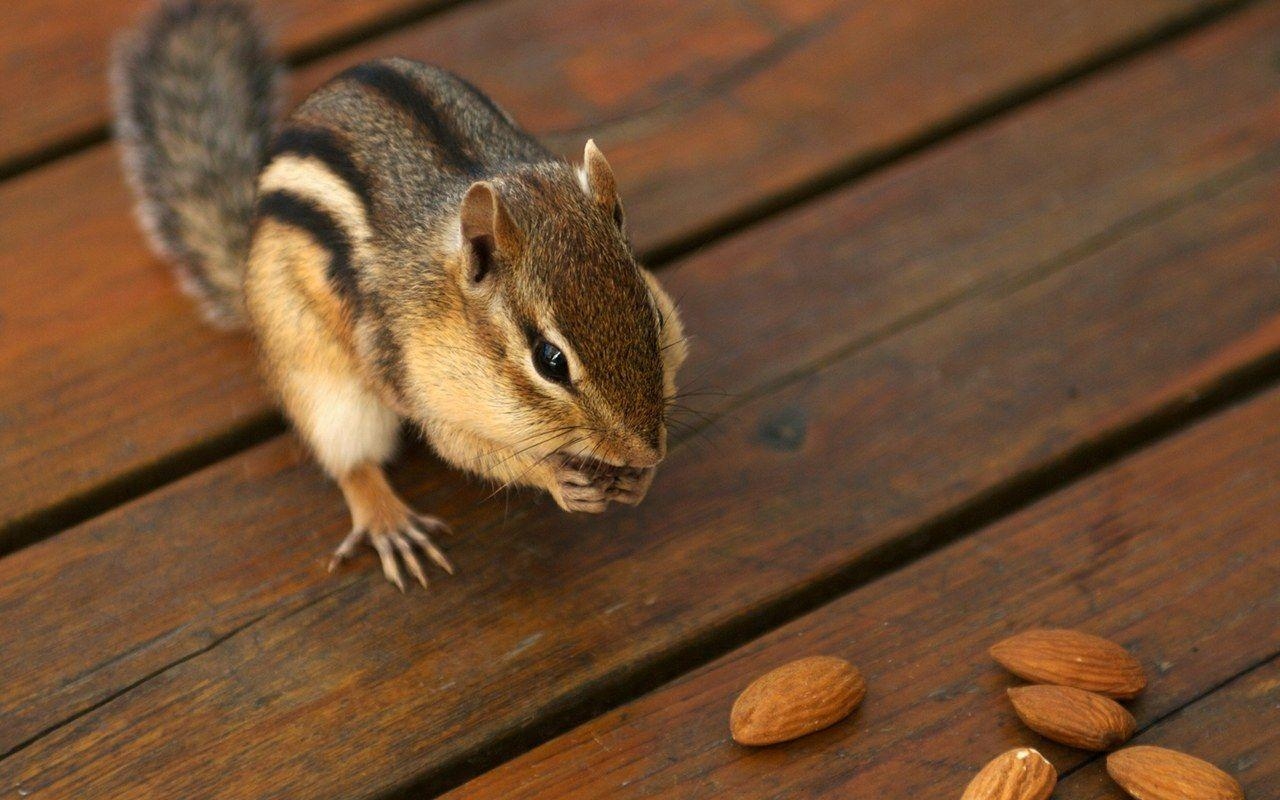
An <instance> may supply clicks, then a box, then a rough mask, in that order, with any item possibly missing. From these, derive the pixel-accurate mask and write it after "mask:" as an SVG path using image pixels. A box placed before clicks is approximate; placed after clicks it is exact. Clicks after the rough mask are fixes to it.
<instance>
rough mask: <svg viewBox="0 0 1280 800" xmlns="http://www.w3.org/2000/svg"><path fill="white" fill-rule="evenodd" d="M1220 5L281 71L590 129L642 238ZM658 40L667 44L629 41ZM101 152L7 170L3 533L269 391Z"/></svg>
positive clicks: (542, 8)
mask: <svg viewBox="0 0 1280 800" xmlns="http://www.w3.org/2000/svg"><path fill="white" fill-rule="evenodd" d="M1218 5H1220V4H1218V3H1212V2H1199V1H1198V0H1177V2H1169V0H1125V2H1123V3H1116V2H1114V1H1113V0H1105V1H1104V0H1089V2H1086V3H1083V4H1082V3H1081V2H1080V0H1051V1H1050V0H1046V1H1045V2H1038V3H1026V2H1024V1H1023V0H1002V2H1001V4H999V5H997V6H992V7H990V8H989V9H988V10H987V12H986V13H984V14H982V15H973V14H972V13H971V10H970V4H968V3H966V2H962V0H928V2H923V1H922V2H918V3H911V4H881V3H862V4H850V3H845V2H838V1H837V0H828V1H827V2H819V3H813V4H809V5H808V6H805V7H803V8H807V9H808V11H807V13H801V12H802V11H803V8H802V7H796V8H786V9H775V10H774V11H771V12H770V11H767V10H764V9H763V8H756V7H754V6H750V5H743V4H740V3H737V2H735V1H734V0H699V2H693V3H684V2H679V3H676V2H662V3H643V4H641V3H636V4H630V5H628V6H627V7H626V9H627V10H625V11H620V10H619V8H620V7H619V6H618V5H617V4H615V3H608V2H605V1H604V0H573V2H571V3H566V4H557V5H554V6H552V5H549V4H544V3H539V2H535V1H534V0H513V2H506V3H485V4H481V5H478V6H475V7H471V6H466V7H463V8H461V9H459V10H458V11H456V12H452V13H450V14H447V15H444V16H442V17H439V18H436V19H433V20H431V21H429V22H427V23H424V24H423V25H421V26H418V27H415V28H413V29H411V30H409V31H407V32H405V33H403V34H397V35H394V36H388V37H385V38H383V39H380V40H378V41H377V42H375V43H372V44H370V45H368V46H367V47H362V48H360V49H358V50H355V51H350V52H346V53H344V54H343V55H342V56H341V57H339V58H335V59H331V60H328V61H325V62H323V63H320V64H316V65H313V66H312V67H309V68H308V69H307V70H305V71H304V72H303V74H301V75H299V76H298V77H297V80H296V82H295V85H296V86H297V87H298V88H299V90H303V89H305V88H307V87H308V86H311V85H314V84H315V83H316V82H318V81H319V80H320V79H321V78H323V77H328V76H330V75H332V74H333V73H334V72H335V71H336V70H338V69H339V68H341V67H342V66H344V65H345V64H347V63H348V62H350V61H352V60H355V59H359V58H365V57H370V56H373V55H378V54H387V53H401V54H406V55H410V56H416V57H421V58H428V59H431V60H434V61H437V62H440V63H443V64H445V65H447V66H450V67H452V68H455V69H457V70H459V71H460V72H462V73H464V74H466V75H468V76H470V77H472V78H475V79H476V80H477V81H478V82H479V83H480V84H481V85H482V86H484V87H485V88H486V89H489V90H491V91H493V92H494V93H495V95H496V96H497V97H498V99H499V100H500V101H501V102H503V103H504V104H505V105H507V106H508V107H510V108H511V109H512V110H513V111H514V112H515V114H516V115H517V117H519V118H520V119H522V120H524V121H525V122H527V123H528V124H529V125H530V126H531V127H532V128H533V129H534V130H536V131H538V132H539V133H543V134H548V135H550V136H551V138H552V140H553V141H554V142H555V143H557V146H558V147H560V148H561V149H562V151H563V152H565V153H567V154H570V155H572V156H574V157H579V154H580V152H581V147H582V140H583V139H585V138H586V136H587V135H588V134H594V135H597V136H598V137H599V138H600V139H601V141H602V142H603V144H604V146H605V148H606V151H607V152H608V153H609V154H610V158H611V159H612V160H613V163H614V165H615V168H616V169H617V171H618V172H619V174H620V178H621V180H622V185H623V186H624V188H625V196H626V198H627V202H628V213H629V214H630V215H631V219H632V221H633V224H634V230H635V231H636V232H637V237H638V243H639V244H640V245H641V246H642V247H643V248H644V249H645V250H647V251H652V250H654V249H655V248H659V249H660V248H665V247H668V246H669V245H671V244H672V243H673V242H675V241H677V240H679V239H681V237H687V236H690V235H696V234H697V233H698V232H699V231H703V230H706V229H708V227H709V226H714V225H715V224H716V222H717V220H723V219H726V218H729V217H732V216H734V215H735V214H737V213H740V212H742V211H744V210H746V209H749V208H751V207H753V206H754V205H756V204H759V203H760V202H762V200H763V199H764V198H766V197H768V196H770V195H772V194H775V193H779V192H785V191H786V190H788V189H794V188H796V186H797V184H798V183H803V182H806V181H815V180H816V181H820V180H822V179H823V178H824V176H829V175H830V174H831V171H832V170H833V169H840V168H841V167H842V166H847V165H848V164H850V163H854V162H856V161H858V160H859V159H865V158H867V157H869V156H871V155H873V154H875V153H878V152H882V151H885V150H886V149H891V148H893V147H894V146H897V145H900V144H901V143H902V142H903V141H904V140H906V139H910V138H912V137H918V136H922V135H925V134H927V133H928V132H929V131H932V130H935V129H937V128H938V127H939V126H944V125H947V124H948V123H949V122H951V121H954V120H955V119H957V118H960V117H963V116H964V115H966V114H969V113H971V112H972V110H973V109H974V108H975V107H983V106H985V105H986V104H989V103H991V102H992V101H993V98H997V97H1000V96H1004V95H1007V94H1008V93H1009V92H1013V91H1018V90H1020V89H1022V88H1024V87H1026V86H1028V85H1033V84H1036V83H1038V82H1041V81H1044V80H1046V79H1048V78H1049V77H1050V76H1052V75H1055V74H1058V73H1060V72H1061V71H1063V70H1070V69H1073V68H1074V67H1075V66H1076V65H1078V64H1080V63H1081V62H1084V61H1088V60H1089V59H1091V58H1094V57H1096V56H1097V55H1098V54H1099V53H1100V52H1103V51H1107V50H1109V49H1110V48H1114V47H1117V46H1120V45H1122V44H1123V43H1124V42H1126V41H1130V40H1132V39H1133V38H1135V37H1141V36H1143V35H1145V34H1146V33H1148V32H1150V31H1151V30H1152V29H1155V28H1160V27H1162V26H1165V25H1167V24H1169V23H1170V22H1172V21H1176V20H1179V19H1182V18H1184V17H1185V16H1186V15H1188V14H1191V13H1194V12H1197V11H1203V10H1204V9H1206V8H1211V7H1217V6H1218ZM961 30H963V31H965V35H963V36H957V35H956V33H957V31H961ZM673 31H675V32H678V34H677V35H678V36H679V37H680V39H679V44H680V46H679V47H676V46H674V45H672V41H671V36H672V35H673V34H672V32H673ZM654 41H664V42H666V43H667V44H668V45H672V46H666V47H663V48H661V49H660V50H659V51H658V52H660V53H661V54H662V55H661V57H659V56H655V55H654V53H655V50H654V48H653V47H651V46H645V45H642V44H640V43H642V42H654ZM912 65H914V66H912ZM623 76H625V78H624V77H623ZM800 86H803V87H806V91H804V92H800V91H797V90H796V87H800ZM1249 86H1250V87H1253V88H1254V89H1258V88H1259V87H1260V86H1261V84H1260V83H1259V82H1258V81H1256V80H1253V81H1252V82H1251V83H1250V84H1249ZM1268 90H1269V87H1268ZM1264 100H1265V96H1264V97H1261V98H1259V101H1260V102H1262V101H1264ZM1189 152H1190V151H1186V153H1184V155H1185V154H1187V153H1189ZM1239 152H1240V151H1239V150H1227V155H1226V158H1228V159H1229V158H1231V156H1232V154H1233V153H1234V154H1238V153H1239ZM1193 160H1195V161H1197V162H1198V163H1209V162H1217V161H1219V156H1218V155H1217V154H1216V153H1207V154H1205V155H1203V156H1202V157H1199V158H1196V159H1193ZM114 161H115V159H114V155H113V154H111V153H109V152H108V151H107V149H106V148H98V149H94V150H92V151H90V152H87V153H85V154H83V155H81V156H78V157H76V158H74V159H68V160H65V161H63V162H59V163H57V164H55V165H53V166H52V167H50V168H47V169H44V170H41V171H39V172H38V173H33V174H30V175H28V176H26V177H25V178H24V179H23V180H19V181H13V182H10V183H9V184H7V185H3V186H0V242H4V243H5V246H4V247H3V248H0V324H3V325H4V326H5V328H4V329H5V330H9V331H21V332H22V335H21V336H8V337H5V339H6V340H5V341H4V342H2V343H0V474H3V475H4V476H5V477H6V480H4V481H3V482H0V531H3V530H4V529H6V528H7V529H9V530H10V532H11V533H12V534H13V536H14V537H15V538H18V537H20V536H21V535H25V534H23V531H27V530H31V529H40V526H42V525H43V526H44V528H43V529H44V530H45V531H47V530H50V529H56V515H52V516H50V517H49V519H54V522H50V521H48V519H42V518H41V517H40V514H41V512H42V511H45V510H47V509H50V508H54V509H59V510H64V511H65V510H66V508H68V507H69V506H71V505H73V504H74V503H75V502H76V500H77V499H78V498H83V497H84V496H85V495H86V494H88V493H91V492H93V491H101V490H102V487H104V486H107V487H110V486H112V485H113V484H114V483H119V482H121V481H128V480H135V479H136V476H137V475H139V474H141V473H145V472H146V471H147V470H149V469H152V468H154V467H155V466H156V465H157V464H158V463H160V462H162V461H163V460H164V459H166V458H172V457H174V455H175V453H177V454H182V453H185V452H187V451H189V450H191V449H192V448H196V447H201V446H206V445H207V443H209V442H211V441H218V440H220V439H222V438H225V437H227V436H228V435H229V434H231V433H233V432H235V431H241V430H244V429H245V428H247V427H250V426H252V425H253V424H255V423H257V422H260V421H261V420H263V419H265V418H267V415H269V413H270V411H269V409H270V404H269V403H268V402H267V400H266V398H265V397H264V395H263V393H262V392H261V390H260V389H259V388H258V386H257V378H256V373H255V370H254V368H253V366H252V364H251V360H250V359H249V358H248V357H247V356H248V353H249V350H250V348H249V347H247V346H246V345H244V344H243V343H241V342H239V341H237V340H234V339H232V338H231V337H228V336H221V335H215V334H213V333H210V332H208V331H204V330H202V329H201V328H200V327H199V326H198V324H197V323H196V322H195V321H194V320H193V319H192V318H191V311H190V309H189V305H188V304H187V303H186V302H185V300H183V299H182V298H180V297H178V295H177V292H176V290H175V289H174V288H173V287H172V286H171V281H170V279H169V276H168V274H167V273H166V272H165V271H164V270H163V269H162V268H160V267H159V266H158V265H156V264H155V263H154V262H152V261H151V260H150V259H149V258H148V257H147V256H146V254H145V251H144V250H143V248H142V245H141V241H140V239H139V236H138V234H137V231H136V229H135V226H134V225H133V222H132V220H131V219H129V216H128V214H127V207H128V201H127V200H126V198H125V194H124V192H123V189H122V187H121V186H120V182H119V180H118V178H117V176H116V166H115V163H114ZM1190 180H1195V179H1194V178H1191V179H1190ZM949 202H955V201H954V199H952V200H950V201H949ZM107 300H109V301H110V302H107ZM0 535H2V534H0Z"/></svg>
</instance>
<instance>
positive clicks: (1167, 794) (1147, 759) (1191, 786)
mask: <svg viewBox="0 0 1280 800" xmlns="http://www.w3.org/2000/svg"><path fill="white" fill-rule="evenodd" d="M1107 774H1108V775H1110V776H1111V779H1112V780H1114V781H1115V782H1116V783H1118V784H1119V785H1120V788H1121V789H1124V790H1125V791H1126V792H1128V793H1129V794H1130V795H1132V796H1133V797H1135V798H1137V800H1244V790H1243V789H1242V788H1240V784H1239V782H1238V781H1236V779H1235V778H1233V777H1231V776H1230V775H1228V774H1227V773H1225V772H1223V771H1222V770H1220V769H1218V768H1217V767H1215V766H1214V765H1212V764H1210V763H1209V762H1207V761H1202V760H1200V759H1198V758H1195V757H1194V756H1189V755H1187V754H1186V753H1179V752H1178V751H1176V750H1167V749H1165V748H1163V747H1150V746H1147V745H1141V746H1138V747H1126V748H1125V749H1123V750H1117V751H1116V752H1114V753H1112V754H1111V755H1109V756H1107Z"/></svg>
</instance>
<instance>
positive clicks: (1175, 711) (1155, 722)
mask: <svg viewBox="0 0 1280 800" xmlns="http://www.w3.org/2000/svg"><path fill="white" fill-rule="evenodd" d="M1277 660H1280V650H1277V651H1275V652H1273V653H1271V654H1270V655H1267V656H1264V657H1262V658H1260V659H1258V660H1257V661H1255V662H1254V663H1252V664H1249V665H1247V666H1245V667H1242V668H1240V669H1239V670H1237V671H1236V672H1235V674H1233V675H1230V676H1228V677H1226V678H1223V679H1222V680H1220V681H1218V682H1217V683H1215V684H1213V685H1212V686H1209V687H1207V688H1206V689H1205V690H1204V691H1203V692H1200V693H1199V694H1197V695H1195V696H1193V697H1189V698H1187V699H1186V701H1185V702H1183V703H1180V704H1179V705H1177V706H1176V707H1174V708H1171V709H1169V710H1168V711H1166V712H1165V713H1163V714H1161V715H1160V716H1158V717H1156V718H1155V719H1152V720H1151V721H1150V722H1148V723H1147V724H1146V725H1142V726H1140V727H1139V728H1138V729H1137V730H1135V731H1134V733H1133V735H1132V736H1130V737H1129V740H1128V741H1127V742H1125V743H1124V744H1123V745H1120V746H1119V747H1116V748H1115V750H1122V749H1124V748H1125V747H1133V746H1137V745H1143V744H1148V743H1147V742H1139V741H1137V740H1138V739H1139V738H1140V737H1141V736H1142V735H1143V734H1145V733H1148V732H1150V731H1152V730H1154V729H1156V728H1158V727H1160V725H1161V724H1162V723H1164V722H1167V721H1169V720H1170V719H1172V718H1174V717H1176V716H1178V715H1179V714H1181V713H1182V712H1184V711H1186V710H1187V709H1188V708H1191V707H1192V706H1194V705H1195V704H1196V703H1200V702H1203V701H1204V700H1207V699H1208V698H1210V697H1212V696H1213V695H1215V694H1217V693H1218V692H1220V691H1223V690H1225V689H1227V688H1228V687H1230V686H1231V684H1233V683H1235V682H1236V681H1242V680H1245V679H1247V678H1248V677H1249V676H1250V675H1252V674H1253V673H1255V672H1259V671H1261V670H1265V669H1267V668H1268V667H1270V666H1272V665H1273V664H1275V663H1276V662H1277ZM1115 750H1111V751H1108V752H1105V753H1093V754H1091V755H1090V756H1089V757H1088V758H1087V759H1085V760H1084V761H1082V762H1080V763H1079V764H1077V765H1075V766H1074V767H1072V768H1071V769H1068V770H1066V771H1064V772H1063V773H1062V774H1060V775H1059V776H1058V782H1059V783H1061V782H1063V781H1065V780H1067V779H1068V778H1070V777H1071V776H1072V775H1075V774H1076V773H1077V772H1081V771H1083V770H1086V769H1089V768H1090V767H1092V766H1093V765H1095V764H1098V763H1099V762H1105V761H1106V758H1107V756H1108V755H1109V754H1110V753H1113V752H1115ZM1190 755H1195V754H1194V753H1192V754H1190Z"/></svg>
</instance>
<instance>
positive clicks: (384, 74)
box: [343, 61, 481, 175]
mask: <svg viewBox="0 0 1280 800" xmlns="http://www.w3.org/2000/svg"><path fill="white" fill-rule="evenodd" d="M343 77H344V78H349V79H351V80H354V81H356V82H358V83H360V84H362V85H364V86H366V87H368V88H369V89H371V90H373V91H375V92H377V93H378V94H379V95H381V96H382V97H383V98H384V99H386V100H387V102H389V103H391V104H392V105H394V106H396V107H397V108H400V109H401V110H403V111H404V112H406V113H407V114H409V115H410V116H412V117H413V118H414V120H415V121H417V123H418V124H419V125H420V126H421V127H422V128H423V129H425V130H426V132H427V134H428V138H429V139H430V140H431V141H433V142H435V143H436V144H438V146H439V147H440V149H441V151H442V152H441V156H442V158H443V159H446V160H447V161H448V162H449V163H451V164H452V165H454V166H456V167H457V168H458V169H460V170H462V171H463V172H466V173H468V174H473V175H478V174H479V173H480V171H481V169H480V164H479V162H478V161H476V159H475V157H474V156H472V155H471V154H470V153H469V152H468V149H467V145H466V143H465V141H464V140H463V139H462V138H461V137H460V136H459V135H458V132H457V131H456V130H455V129H454V128H453V126H452V125H450V124H449V123H448V122H446V121H445V117H444V116H442V115H441V114H440V112H439V110H438V109H437V108H436V106H435V104H434V103H433V102H432V101H431V98H430V97H429V96H427V95H426V94H424V93H423V92H422V90H421V88H420V87H419V86H418V84H417V83H415V82H414V80H413V79H412V78H410V77H409V76H408V75H405V74H404V73H402V72H400V71H399V70H396V69H395V68H393V67H391V66H388V65H387V64H384V63H381V62H376V61H375V62H371V63H368V64H361V65H359V66H357V67H352V68H351V69H349V70H347V71H346V72H345V73H343Z"/></svg>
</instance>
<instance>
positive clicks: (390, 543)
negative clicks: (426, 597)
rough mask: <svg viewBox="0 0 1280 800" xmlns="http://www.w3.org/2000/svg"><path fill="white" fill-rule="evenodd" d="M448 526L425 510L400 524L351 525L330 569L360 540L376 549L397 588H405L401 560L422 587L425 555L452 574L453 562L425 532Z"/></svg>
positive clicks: (406, 517)
mask: <svg viewBox="0 0 1280 800" xmlns="http://www.w3.org/2000/svg"><path fill="white" fill-rule="evenodd" d="M448 530H449V526H448V525H446V524H445V523H444V522H443V521H442V520H440V519H438V518H436V517H432V516H427V515H424V514H407V515H406V516H405V518H404V519H403V520H402V521H401V523H400V524H399V525H396V526H393V527H390V528H385V529H381V530H371V529H368V528H353V529H352V531H351V533H349V534H347V536H346V538H345V539H343V540H342V544H340V545H338V548H337V549H336V550H334V551H333V558H331V559H330V560H329V571H330V572H333V571H334V570H335V569H337V568H338V565H339V564H341V563H342V562H343V561H345V560H347V559H348V558H350V557H351V556H353V555H355V552H356V548H357V547H359V546H360V544H361V543H363V542H368V543H369V545H370V546H372V547H373V549H374V550H376V551H378V558H379V560H381V561H382V573H383V574H384V575H386V576H387V580H389V581H391V582H392V583H394V584H395V585H396V587H397V588H398V589H400V591H402V592H403V591H404V590H405V585H404V574H403V573H402V572H401V569H400V564H401V563H402V562H403V564H404V566H405V567H406V568H408V570H409V572H410V573H412V574H413V577H414V578H417V580H418V583H420V584H422V585H423V587H424V588H425V587H426V586H427V583H428V581H427V573H426V570H425V569H423V563H422V557H423V556H424V555H425V556H426V557H427V558H430V559H431V560H432V561H434V562H435V563H436V564H437V565H438V566H439V567H440V568H441V569H443V570H444V571H445V572H447V573H449V574H450V575H452V574H453V564H452V563H450V562H449V558H448V557H447V556H446V555H445V554H444V552H443V551H442V550H441V549H440V548H439V547H437V546H436V544H435V542H433V541H431V537H430V536H429V535H428V532H429V531H444V532H448Z"/></svg>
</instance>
